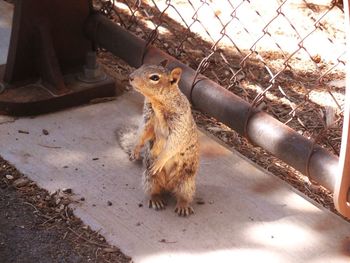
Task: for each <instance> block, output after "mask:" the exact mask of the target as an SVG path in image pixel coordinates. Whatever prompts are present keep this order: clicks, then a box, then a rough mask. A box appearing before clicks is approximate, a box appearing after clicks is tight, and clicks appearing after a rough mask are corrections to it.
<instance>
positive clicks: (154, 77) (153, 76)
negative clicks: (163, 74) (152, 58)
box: [149, 74, 160, 81]
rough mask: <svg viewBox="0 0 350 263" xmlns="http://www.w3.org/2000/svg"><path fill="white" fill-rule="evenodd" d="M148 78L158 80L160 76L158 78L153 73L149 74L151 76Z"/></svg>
mask: <svg viewBox="0 0 350 263" xmlns="http://www.w3.org/2000/svg"><path fill="white" fill-rule="evenodd" d="M149 79H150V80H153V81H158V80H159V79H160V78H159V76H158V75H156V74H154V75H151V76H150V77H149Z"/></svg>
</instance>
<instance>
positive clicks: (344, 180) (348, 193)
mask: <svg viewBox="0 0 350 263" xmlns="http://www.w3.org/2000/svg"><path fill="white" fill-rule="evenodd" d="M349 2H350V1H344V7H345V8H344V9H345V12H346V32H347V33H348V34H347V37H348V39H349V30H350V3H349ZM347 47H348V48H349V41H348V42H347ZM347 57H348V61H349V57H350V56H349V54H348V55H347ZM347 74H349V66H348V71H347ZM345 94H346V96H345V106H344V122H343V133H342V142H341V150H340V158H339V170H338V174H337V175H338V176H337V181H336V184H335V189H334V204H335V207H336V208H337V210H338V211H339V212H340V213H341V214H342V215H344V216H346V217H347V218H350V80H349V76H347V81H346V93H345Z"/></svg>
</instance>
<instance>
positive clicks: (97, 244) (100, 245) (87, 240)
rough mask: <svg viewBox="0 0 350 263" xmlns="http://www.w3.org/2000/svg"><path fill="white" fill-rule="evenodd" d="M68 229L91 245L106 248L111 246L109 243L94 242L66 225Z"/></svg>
mask: <svg viewBox="0 0 350 263" xmlns="http://www.w3.org/2000/svg"><path fill="white" fill-rule="evenodd" d="M68 230H69V231H71V232H72V233H73V234H75V235H76V236H78V237H79V238H81V239H83V240H84V241H86V242H88V243H90V244H92V245H96V246H99V247H107V248H110V247H111V246H109V245H105V244H100V243H97V242H94V241H92V240H89V239H87V238H85V237H83V236H81V235H79V234H78V233H77V232H76V231H74V230H73V229H71V228H70V227H68Z"/></svg>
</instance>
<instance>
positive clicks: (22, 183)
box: [13, 178, 29, 187]
mask: <svg viewBox="0 0 350 263" xmlns="http://www.w3.org/2000/svg"><path fill="white" fill-rule="evenodd" d="M27 184H29V180H28V179H27V178H19V179H17V180H16V181H14V182H13V185H14V186H15V187H23V186H26V185H27Z"/></svg>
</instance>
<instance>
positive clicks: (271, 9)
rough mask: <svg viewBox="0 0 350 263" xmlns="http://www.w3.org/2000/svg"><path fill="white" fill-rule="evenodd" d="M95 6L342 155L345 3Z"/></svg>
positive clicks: (206, 1)
mask: <svg viewBox="0 0 350 263" xmlns="http://www.w3.org/2000/svg"><path fill="white" fill-rule="evenodd" d="M94 3H95V6H96V7H97V8H99V9H100V10H101V12H103V13H104V14H106V15H107V16H109V17H110V18H111V19H113V20H114V21H115V22H116V23H118V24H119V25H121V26H123V27H125V28H127V29H128V30H130V31H132V32H133V33H134V34H136V35H137V36H139V37H141V38H143V39H145V40H147V41H148V43H149V44H153V45H156V46H158V47H159V48H161V49H163V50H164V51H166V52H167V53H169V54H170V55H172V56H174V57H176V58H177V59H179V60H180V61H182V62H183V63H185V64H187V65H189V66H191V67H192V68H194V69H196V70H197V73H198V76H199V74H203V75H205V76H207V77H208V78H210V79H212V80H214V81H216V82H217V83H219V84H220V85H222V86H223V87H225V88H226V89H228V90H230V91H232V92H233V93H235V94H236V95H238V96H240V97H241V98H243V99H245V100H246V101H248V102H250V103H251V104H252V105H253V107H257V108H259V109H262V110H265V111H266V112H268V113H269V114H271V115H273V116H274V117H275V118H277V119H278V120H280V121H281V122H283V123H285V124H287V125H288V126H290V127H291V128H293V129H294V130H296V131H297V132H299V133H301V134H303V135H304V136H306V137H308V138H310V139H312V140H314V142H315V143H318V144H321V145H322V146H324V147H326V148H327V149H328V150H329V151H331V152H333V153H334V154H336V155H339V149H340V141H341V128H342V120H343V106H344V98H345V30H344V27H345V25H344V10H343V5H342V1H339V0H337V1H334V0H333V1H330V0H314V1H305V0H284V1H278V0H270V1H259V0H241V1H239V0H236V1H235V0H220V1H218V0H162V1H154V0H143V1H141V0H136V1H135V0H134V1H133V0H120V1H117V0H114V1H110V0H109V1H105V0H98V1H95V2H94Z"/></svg>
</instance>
